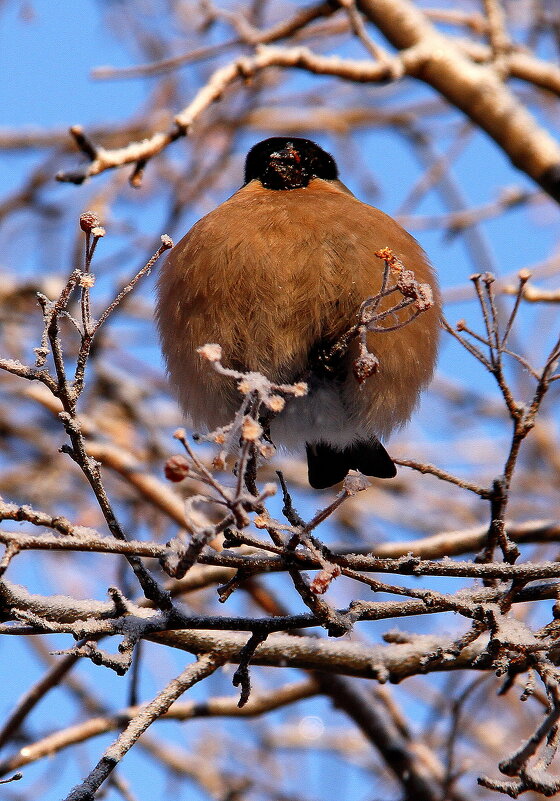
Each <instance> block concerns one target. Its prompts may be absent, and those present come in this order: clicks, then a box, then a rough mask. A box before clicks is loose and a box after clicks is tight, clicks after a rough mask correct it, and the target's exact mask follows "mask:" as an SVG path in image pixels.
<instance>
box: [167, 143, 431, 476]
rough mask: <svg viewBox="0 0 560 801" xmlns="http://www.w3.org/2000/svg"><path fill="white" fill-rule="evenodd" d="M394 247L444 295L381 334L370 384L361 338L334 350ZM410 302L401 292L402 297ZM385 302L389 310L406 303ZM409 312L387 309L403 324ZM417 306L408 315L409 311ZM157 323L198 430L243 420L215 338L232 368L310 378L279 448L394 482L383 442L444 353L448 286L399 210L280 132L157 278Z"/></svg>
mask: <svg viewBox="0 0 560 801" xmlns="http://www.w3.org/2000/svg"><path fill="white" fill-rule="evenodd" d="M382 248H390V249H391V251H392V252H393V253H394V254H395V255H396V256H397V257H398V258H399V259H401V260H402V262H403V264H404V265H405V267H406V268H407V269H409V270H412V271H413V272H414V275H415V278H416V280H417V281H419V282H423V283H427V284H429V286H430V287H431V289H432V294H433V305H432V307H431V308H429V309H428V310H427V311H424V312H423V313H422V314H420V315H419V316H418V317H416V318H415V319H413V320H412V321H411V322H410V323H408V324H406V325H402V326H401V327H398V326H397V327H396V330H392V331H390V332H389V331H387V332H381V333H380V332H370V333H368V335H367V345H368V349H369V350H370V351H371V352H372V353H373V354H375V356H376V357H377V359H378V360H379V369H378V371H377V372H376V374H374V375H372V376H371V377H369V378H368V379H367V380H365V381H364V382H363V383H362V384H360V383H359V382H358V381H357V380H356V377H355V375H354V373H353V370H352V365H353V363H355V359H356V357H357V353H358V343H357V341H356V340H354V342H352V344H351V345H350V347H349V348H348V350H347V352H346V353H345V354H343V356H342V357H341V358H339V359H338V360H337V362H336V363H335V364H331V365H325V363H324V361H323V360H322V358H321V355H323V356H324V354H326V353H328V352H329V349H330V348H331V347H332V346H333V345H334V344H335V343H336V342H337V341H338V340H339V339H340V337H341V335H342V334H344V333H346V332H347V331H348V330H349V329H350V328H351V327H352V326H353V325H354V324H355V323H356V321H357V314H358V312H359V309H360V306H361V304H362V302H363V301H364V300H366V298H369V297H371V296H372V295H375V294H376V293H377V292H379V290H380V288H381V284H382V276H383V270H384V264H383V261H382V260H380V259H378V258H376V257H375V255H374V254H375V252H376V251H378V250H380V249H382ZM399 300H402V297H400V298H399ZM394 303H395V301H394V299H389V298H385V299H384V300H383V301H382V302H381V304H380V306H379V309H380V310H381V311H383V310H386V309H388V308H390V307H391V306H392V305H394ZM406 314H408V316H410V313H409V310H408V311H407V312H406V313H404V312H397V313H396V315H395V314H393V315H390V316H388V317H387V318H386V325H387V326H394V324H395V321H397V322H398V323H403V321H404V320H406V319H407V316H406ZM403 315H404V316H403ZM157 321H158V326H159V331H160V335H161V342H162V347H163V353H164V356H165V359H166V362H167V367H168V372H169V377H170V380H171V384H172V386H173V388H174V390H175V392H176V394H177V396H178V399H179V401H180V403H181V405H182V407H183V409H184V410H185V412H186V413H187V415H188V416H189V417H190V419H191V421H192V423H193V424H194V426H195V427H197V428H206V429H209V430H212V429H214V428H216V427H218V426H222V425H225V424H226V423H228V422H230V421H231V419H232V418H233V416H234V415H235V412H236V411H237V409H238V408H239V405H240V401H241V396H240V395H239V393H238V391H237V389H236V387H235V385H234V384H233V383H232V382H231V380H230V379H226V378H224V377H223V376H221V375H219V374H218V373H216V372H214V371H213V370H212V369H209V365H208V364H207V363H204V362H203V360H202V359H201V358H200V356H199V355H198V353H197V352H196V348H197V347H199V346H200V345H204V344H205V343H213V342H216V343H218V344H220V345H221V347H222V351H223V354H224V357H223V363H224V365H225V366H227V367H231V368H234V369H236V370H241V371H256V372H260V373H262V374H263V375H264V376H266V377H267V378H268V379H270V380H271V381H273V382H275V383H293V382H296V381H300V380H306V381H307V383H308V386H309V392H308V394H307V395H306V396H305V397H301V398H295V399H291V400H289V401H288V402H287V404H286V407H285V409H284V410H283V411H282V412H281V413H280V414H279V415H278V416H277V417H276V418H274V419H273V420H272V423H271V426H270V434H271V438H272V441H273V442H274V443H275V444H280V445H285V446H287V447H288V448H290V449H293V448H296V447H297V446H301V445H302V444H303V443H305V445H306V451H307V460H308V467H309V483H310V484H311V486H312V487H315V488H317V489H322V488H324V487H329V486H332V485H334V484H336V483H338V482H339V481H341V480H342V479H343V478H344V477H345V476H346V474H347V473H348V471H349V470H351V469H354V470H359V471H360V472H362V473H365V474H366V475H369V476H378V477H381V478H390V477H392V476H394V475H395V472H396V469H395V465H394V464H393V462H392V460H391V458H390V457H389V455H388V454H387V452H386V450H385V448H384V447H383V445H381V443H380V441H379V438H381V437H386V436H387V435H388V434H389V433H390V432H391V431H392V430H394V429H395V428H397V427H399V426H400V425H402V424H403V423H404V422H406V421H407V420H408V418H409V417H410V415H411V413H412V411H413V409H414V407H415V405H416V403H417V400H418V396H419V393H420V390H421V389H422V388H423V387H424V386H425V385H426V384H427V383H428V381H429V380H430V378H431V376H432V373H433V369H434V364H435V359H436V352H437V343H438V331H439V295H438V290H437V282H436V278H435V276H434V273H433V271H432V268H431V266H430V263H429V262H428V260H427V257H426V255H425V253H424V251H423V250H422V248H421V247H420V245H419V244H418V242H416V240H415V239H414V238H413V237H412V236H410V234H408V233H407V232H406V231H405V230H404V229H403V228H401V226H400V225H399V224H398V223H396V222H395V221H394V220H393V219H392V218H391V217H388V216H387V215H386V214H384V213H383V212H382V211H379V209H376V208H373V207H372V206H368V205H366V204H365V203H362V202H361V201H359V200H358V199H357V198H356V197H354V195H353V194H352V193H351V192H350V191H349V190H348V189H347V188H346V187H345V186H344V184H342V183H341V182H340V181H339V180H338V170H337V167H336V164H335V162H334V159H333V158H332V157H331V156H330V155H329V154H328V153H326V152H325V151H324V150H322V149H321V148H320V147H319V146H318V145H316V144H315V143H314V142H311V141H310V140H308V139H299V138H295V137H289V138H284V137H274V138H271V139H265V140H264V141H263V142H259V143H258V144H257V145H255V147H253V148H252V150H251V151H250V152H249V154H248V156H247V160H246V164H245V183H244V184H243V186H242V187H241V189H239V190H238V191H237V192H236V193H235V194H234V195H233V196H232V197H231V198H229V200H226V201H225V203H222V204H221V205H220V206H218V208H217V209H215V210H214V211H212V212H210V214H207V215H206V216H205V217H203V218H202V219H201V220H199V221H198V222H197V223H196V224H195V225H194V226H193V227H192V228H191V230H190V231H189V233H188V234H187V235H186V236H185V237H184V238H183V239H182V240H181V241H180V242H179V244H178V245H177V246H176V247H175V248H174V249H173V250H172V251H171V252H170V255H169V257H168V258H167V261H166V263H165V265H164V267H163V269H162V272H161V275H160V278H159V282H158V301H157Z"/></svg>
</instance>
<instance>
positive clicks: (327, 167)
mask: <svg viewBox="0 0 560 801" xmlns="http://www.w3.org/2000/svg"><path fill="white" fill-rule="evenodd" d="M337 177H338V170H337V168H336V164H335V161H334V159H333V157H332V156H330V155H329V154H328V153H325V151H324V150H322V149H321V148H320V147H319V145H316V144H315V142H312V141H311V140H310V139H298V138H297V137H295V136H273V137H271V138H270V139H264V140H263V141H262V142H259V143H258V144H256V145H255V146H254V147H253V148H251V150H250V151H249V153H248V154H247V160H246V161H245V183H246V184H248V183H249V181H252V180H253V179H254V178H256V179H257V180H258V181H260V182H261V183H262V185H263V186H264V187H265V188H266V189H301V188H302V187H305V186H307V184H308V183H309V181H311V179H312V178H324V179H325V180H327V181H334V180H335V179H336V178H337Z"/></svg>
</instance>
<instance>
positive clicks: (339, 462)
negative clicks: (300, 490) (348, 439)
mask: <svg viewBox="0 0 560 801" xmlns="http://www.w3.org/2000/svg"><path fill="white" fill-rule="evenodd" d="M305 450H306V452H307V468H308V474H309V483H310V484H311V486H312V487H313V488H314V489H326V487H332V486H333V485H334V484H338V482H339V481H342V480H343V479H344V478H345V477H346V475H347V473H348V471H349V470H359V471H360V473H364V475H366V476H376V477H377V478H393V476H395V475H396V474H397V468H396V467H395V464H394V462H393V460H392V459H391V457H390V456H389V454H388V453H387V451H386V450H385V448H384V447H383V445H382V444H381V443H380V442H379V440H378V439H376V438H375V437H373V438H372V439H369V440H365V441H363V442H355V443H354V444H352V445H348V446H347V447H346V448H344V449H343V450H337V449H336V448H334V447H333V446H332V445H326V444H325V443H324V442H315V443H313V444H312V445H310V444H309V443H306V446H305Z"/></svg>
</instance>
